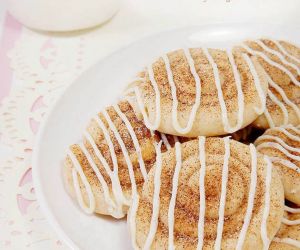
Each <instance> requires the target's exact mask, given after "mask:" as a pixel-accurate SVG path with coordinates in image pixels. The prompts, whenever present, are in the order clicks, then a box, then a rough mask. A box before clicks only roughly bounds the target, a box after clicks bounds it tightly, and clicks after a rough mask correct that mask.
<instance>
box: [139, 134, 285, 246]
mask: <svg viewBox="0 0 300 250" xmlns="http://www.w3.org/2000/svg"><path fill="white" fill-rule="evenodd" d="M223 144H224V143H223V139H221V138H207V139H206V143H205V150H206V177H205V192H206V215H205V225H204V249H212V248H213V246H214V243H215V238H216V231H217V223H218V211H219V205H220V202H219V201H220V194H221V176H222V166H223V161H224V153H225V151H224V145H223ZM198 148H199V144H198V140H193V141H189V142H187V143H184V144H182V145H181V149H182V166H181V171H180V175H179V184H178V191H177V197H176V206H175V224H174V232H175V233H174V244H175V246H176V249H196V247H197V242H198V237H197V235H198V230H197V229H198V220H199V200H200V195H201V194H200V193H199V170H200V162H199V156H198V155H199V149H198ZM230 150H231V156H230V159H229V174H228V184H227V195H226V206H225V222H224V228H223V237H222V238H223V240H222V249H234V248H235V246H236V243H237V239H238V236H239V233H240V230H241V227H242V225H243V222H244V216H245V211H246V208H247V199H248V193H249V186H250V172H251V166H250V162H251V159H250V152H249V146H247V145H244V144H241V143H238V142H236V141H233V140H231V141H230ZM174 151H175V150H174V149H171V150H169V151H168V152H166V153H164V154H163V156H162V173H161V187H160V188H161V189H160V190H161V192H160V210H159V222H158V223H159V224H158V229H157V232H156V235H155V238H154V241H153V244H152V246H151V249H168V208H169V203H170V198H171V193H172V178H173V175H174V170H175V165H176V160H175V158H176V157H175V152H174ZM154 172H155V167H154V168H152V170H151V171H150V172H149V180H148V181H147V182H146V183H145V184H144V187H143V192H142V194H141V198H140V202H139V207H138V211H137V217H136V227H137V229H136V238H137V245H138V247H140V248H142V246H144V244H145V241H146V237H147V235H148V232H149V227H150V220H151V217H152V202H153V192H154V191H153V190H154ZM265 178H266V163H265V161H264V160H263V157H262V156H261V155H258V165H257V187H256V195H255V202H254V209H253V215H252V219H251V222H250V226H249V228H248V231H247V235H246V239H245V243H244V249H254V248H256V249H262V240H261V235H260V232H261V230H260V228H261V222H262V213H263V210H264V204H265V203H264V199H265V198H264V197H265ZM271 183H272V184H271V188H270V197H271V202H270V214H269V217H268V220H267V231H268V237H270V238H273V236H274V235H275V233H276V232H277V230H278V228H279V226H280V222H281V218H282V215H283V203H284V197H283V187H282V184H281V181H280V178H279V175H278V174H277V172H276V170H275V169H273V171H272V182H271ZM162 190H163V191H162Z"/></svg>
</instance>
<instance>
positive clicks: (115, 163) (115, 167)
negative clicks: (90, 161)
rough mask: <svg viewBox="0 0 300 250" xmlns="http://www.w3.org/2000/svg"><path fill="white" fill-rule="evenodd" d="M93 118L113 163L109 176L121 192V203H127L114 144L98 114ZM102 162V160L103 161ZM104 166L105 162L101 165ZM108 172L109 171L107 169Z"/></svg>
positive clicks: (128, 202)
mask: <svg viewBox="0 0 300 250" xmlns="http://www.w3.org/2000/svg"><path fill="white" fill-rule="evenodd" d="M94 120H95V121H96V123H97V125H98V126H99V127H100V129H101V130H102V133H103V135H104V138H105V141H106V142H107V144H108V148H109V152H110V156H111V160H112V163H113V174H114V178H111V180H114V181H113V184H114V186H115V187H116V189H117V190H118V193H121V194H122V203H124V204H126V205H129V204H130V201H128V200H127V199H126V198H125V196H124V194H123V191H122V187H121V184H120V179H119V168H118V160H117V156H116V152H115V148H114V145H113V143H112V140H111V138H110V135H109V132H108V130H107V128H106V127H105V125H104V124H103V122H102V120H101V119H100V118H99V116H98V115H96V116H95V117H94ZM103 162H104V161H103ZM103 166H104V167H105V164H104V165H103ZM108 173H109V171H108ZM117 197H118V196H117Z"/></svg>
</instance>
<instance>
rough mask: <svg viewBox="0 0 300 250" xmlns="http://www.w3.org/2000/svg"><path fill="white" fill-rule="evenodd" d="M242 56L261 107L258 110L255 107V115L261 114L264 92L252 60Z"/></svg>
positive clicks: (264, 107)
mask: <svg viewBox="0 0 300 250" xmlns="http://www.w3.org/2000/svg"><path fill="white" fill-rule="evenodd" d="M242 56H243V58H244V60H245V61H246V63H247V64H248V67H249V69H250V72H251V74H252V76H253V80H254V84H255V88H256V90H257V93H258V96H259V99H260V105H261V107H260V108H257V107H256V108H255V111H256V113H257V114H262V113H263V112H264V111H265V109H266V96H265V93H264V90H263V88H262V86H261V82H260V79H259V76H258V74H257V71H256V69H255V66H254V64H253V62H252V60H251V59H250V57H249V56H248V55H247V54H243V55H242Z"/></svg>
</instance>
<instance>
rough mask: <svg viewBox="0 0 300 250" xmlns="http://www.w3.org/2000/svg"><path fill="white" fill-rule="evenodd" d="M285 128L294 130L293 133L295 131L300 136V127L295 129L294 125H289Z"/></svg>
mask: <svg viewBox="0 0 300 250" xmlns="http://www.w3.org/2000/svg"><path fill="white" fill-rule="evenodd" d="M284 127H285V128H289V129H291V130H293V131H294V132H295V133H297V134H300V129H299V128H300V125H298V126H296V127H294V126H293V125H291V124H288V125H286V126H284Z"/></svg>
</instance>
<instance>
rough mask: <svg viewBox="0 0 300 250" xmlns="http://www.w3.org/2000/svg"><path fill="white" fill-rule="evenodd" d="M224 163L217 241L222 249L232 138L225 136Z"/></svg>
mask: <svg viewBox="0 0 300 250" xmlns="http://www.w3.org/2000/svg"><path fill="white" fill-rule="evenodd" d="M224 147H225V154H224V164H223V169H222V187H221V197H220V207H219V220H218V227H217V238H216V241H215V249H216V250H217V249H221V242H222V233H223V225H224V212H225V204H226V191H227V181H228V171H229V169H228V167H229V166H228V163H229V157H230V140H229V137H224Z"/></svg>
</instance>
